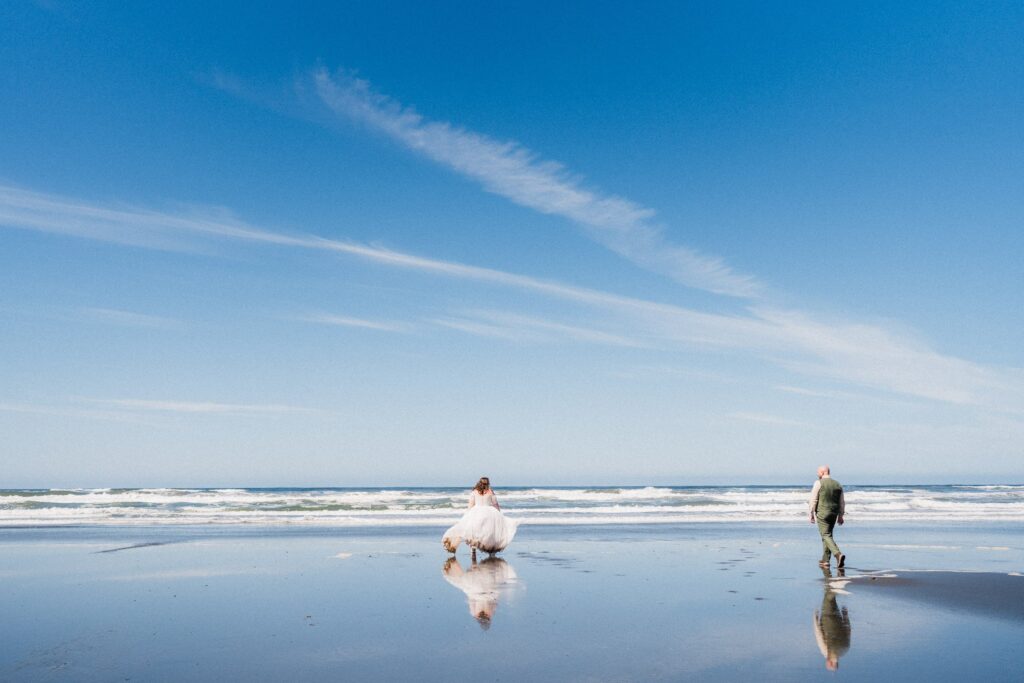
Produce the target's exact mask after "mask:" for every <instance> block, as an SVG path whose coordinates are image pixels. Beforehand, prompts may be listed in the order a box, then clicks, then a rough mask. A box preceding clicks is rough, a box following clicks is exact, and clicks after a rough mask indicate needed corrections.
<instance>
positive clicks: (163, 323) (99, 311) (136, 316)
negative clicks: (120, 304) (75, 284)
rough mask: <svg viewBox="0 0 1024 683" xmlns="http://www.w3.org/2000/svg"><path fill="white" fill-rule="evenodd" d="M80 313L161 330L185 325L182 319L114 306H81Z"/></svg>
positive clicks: (87, 316) (110, 321) (90, 316)
mask: <svg viewBox="0 0 1024 683" xmlns="http://www.w3.org/2000/svg"><path fill="white" fill-rule="evenodd" d="M79 313H80V314H81V315H82V316H84V317H86V318H89V319H92V320H96V321H99V322H105V323H110V324H112V325H123V326H125V327H148V328H153V329H161V330H180V329H183V328H184V327H185V325H184V323H182V322H181V321H180V320H175V319H173V318H164V317H162V316H158V315H150V314H148V313H136V312H134V311H121V310H118V309H114V308H81V309H79Z"/></svg>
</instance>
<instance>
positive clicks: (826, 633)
mask: <svg viewBox="0 0 1024 683" xmlns="http://www.w3.org/2000/svg"><path fill="white" fill-rule="evenodd" d="M838 571H839V577H843V576H844V575H845V572H844V571H843V570H842V569H840V570H838ZM822 574H823V575H824V577H825V582H824V583H825V595H824V596H823V597H822V599H821V609H816V610H814V639H815V640H816V641H817V643H818V650H820V651H821V656H822V657H824V658H825V668H826V669H828V670H829V671H835V670H836V669H838V668H839V658H840V657H842V656H843V655H845V654H846V653H847V651H848V650H849V649H850V631H851V629H850V614H849V612H848V611H847V610H846V607H843V608H842V609H840V608H839V604H838V603H837V602H836V590H837V589H841V587H842V586H843V585H845V582H835V583H834V582H833V578H832V570H831V569H823V570H822ZM837 584H838V585H837Z"/></svg>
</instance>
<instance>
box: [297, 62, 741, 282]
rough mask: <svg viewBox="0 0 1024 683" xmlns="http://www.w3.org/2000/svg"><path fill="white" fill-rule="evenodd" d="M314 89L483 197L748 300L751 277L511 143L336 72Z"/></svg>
mask: <svg viewBox="0 0 1024 683" xmlns="http://www.w3.org/2000/svg"><path fill="white" fill-rule="evenodd" d="M314 81H315V86H316V91H317V92H318V94H319V95H320V97H321V99H322V100H323V101H324V103H325V104H327V106H329V107H330V108H331V109H332V110H333V111H335V112H337V113H338V114H341V115H343V116H346V117H348V118H350V119H353V120H355V121H358V122H360V123H362V124H364V125H367V126H369V127H371V128H373V129H374V130H377V131H380V132H382V133H384V134H386V135H388V136H389V137H391V138H392V139H394V140H396V141H398V142H399V143H401V144H402V145H404V146H406V147H408V148H409V149H411V150H413V151H415V152H418V153H420V154H423V155H424V156H426V157H428V158H430V159H432V160H433V161H436V162H438V163H440V164H442V165H444V166H447V167H448V168H450V169H452V170H454V171H456V172H458V173H461V174H463V175H465V176H468V177H470V178H473V179H474V180H476V181H478V182H479V183H480V184H481V185H482V186H483V187H484V188H485V189H486V190H487V191H489V192H493V193H494V194H497V195H500V196H502V197H505V198H506V199H509V200H511V201H513V202H515V203H516V204H519V205H521V206H525V207H528V208H531V209H534V210H536V211H539V212H541V213H544V214H551V215H557V216H562V217H563V218H567V219H569V220H571V221H573V222H574V223H576V224H577V225H579V226H582V227H583V228H584V230H585V232H586V233H587V234H588V235H589V236H590V237H591V238H593V239H594V240H596V241H597V242H599V243H600V244H602V245H604V246H605V247H607V248H609V249H611V250H612V251H614V252H616V253H618V254H620V255H621V256H624V257H625V258H627V259H629V260H630V261H632V262H634V263H636V264H637V265H639V266H641V267H643V268H646V269H649V270H652V271H654V272H658V273H661V274H663V275H668V276H670V277H672V278H673V279H675V280H676V281H678V282H681V283H683V284H685V285H688V286H690V287H696V288H699V289H704V290H707V291H710V292H715V293H716V294H726V295H730V296H738V297H752V296H755V295H757V294H758V292H759V291H760V289H761V286H760V284H759V283H758V282H757V280H756V279H755V278H753V277H752V276H749V275H741V274H739V273H736V272H735V271H734V270H733V269H732V268H730V267H729V266H728V265H726V264H725V263H724V262H723V261H722V260H721V259H719V258H715V257H712V256H707V255H705V254H701V253H699V252H697V251H696V250H694V249H690V248H687V247H684V246H679V245H675V244H671V243H669V242H668V241H667V240H666V239H665V237H664V234H663V230H662V228H661V227H660V226H659V225H658V224H657V223H656V222H655V212H654V210H652V209H649V208H647V207H644V206H641V205H639V204H637V203H635V202H632V201H630V200H628V199H624V198H622V197H616V196H613V195H608V194H604V193H602V192H599V191H597V190H594V189H591V188H588V187H586V186H585V185H584V183H583V182H582V181H581V180H579V179H578V178H576V177H574V176H573V175H571V174H570V173H569V172H568V171H566V169H565V167H564V166H562V165H561V164H559V163H557V162H554V161H549V160H545V159H542V158H541V157H540V156H539V155H537V154H536V153H534V152H532V151H530V150H529V149H527V148H525V147H523V146H522V145H521V144H519V143H517V142H514V141H499V140H495V139H493V138H490V137H488V136H486V135H482V134H480V133H475V132H473V131H469V130H466V129H464V128H459V127H458V126H455V125H453V124H451V123H447V122H443V121H430V120H427V119H425V118H424V117H423V116H421V115H420V114H418V113H417V112H416V111H414V110H413V109H411V108H409V107H404V106H402V105H401V104H399V103H398V102H395V101H394V100H392V99H390V98H388V97H386V96H384V95H381V94H379V93H377V92H374V91H373V89H372V88H371V87H370V84H369V83H368V82H367V81H365V80H361V79H358V78H355V77H353V76H352V75H350V74H348V73H346V72H344V71H339V72H338V73H336V74H335V75H333V76H332V75H331V74H330V73H328V71H327V70H326V69H320V70H318V71H317V72H316V73H315V74H314Z"/></svg>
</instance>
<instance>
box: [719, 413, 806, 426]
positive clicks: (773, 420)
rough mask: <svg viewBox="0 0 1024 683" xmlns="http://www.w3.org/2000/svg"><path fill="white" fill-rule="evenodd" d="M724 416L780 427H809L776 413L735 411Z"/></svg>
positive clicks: (804, 423)
mask: <svg viewBox="0 0 1024 683" xmlns="http://www.w3.org/2000/svg"><path fill="white" fill-rule="evenodd" d="M726 417H728V418H730V419H733V420H742V421H744V422H754V423H757V424H764V425H777V426H781V427H809V426H811V425H810V424H808V423H807V422H801V421H800V420H792V419H789V418H786V417H780V416H778V415H770V414H767V413H745V412H736V413H730V414H728V415H726Z"/></svg>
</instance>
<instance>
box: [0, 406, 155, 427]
mask: <svg viewBox="0 0 1024 683" xmlns="http://www.w3.org/2000/svg"><path fill="white" fill-rule="evenodd" d="M0 413H21V414H25V415H42V416H46V417H70V418H82V419H86V420H109V421H111V422H132V423H139V424H150V425H151V424H152V422H150V421H147V420H145V419H143V418H142V416H140V415H138V414H137V413H130V412H126V411H119V410H94V409H88V408H81V407H68V406H55V405H43V404H36V403H23V402H16V401H10V402H8V401H0Z"/></svg>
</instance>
